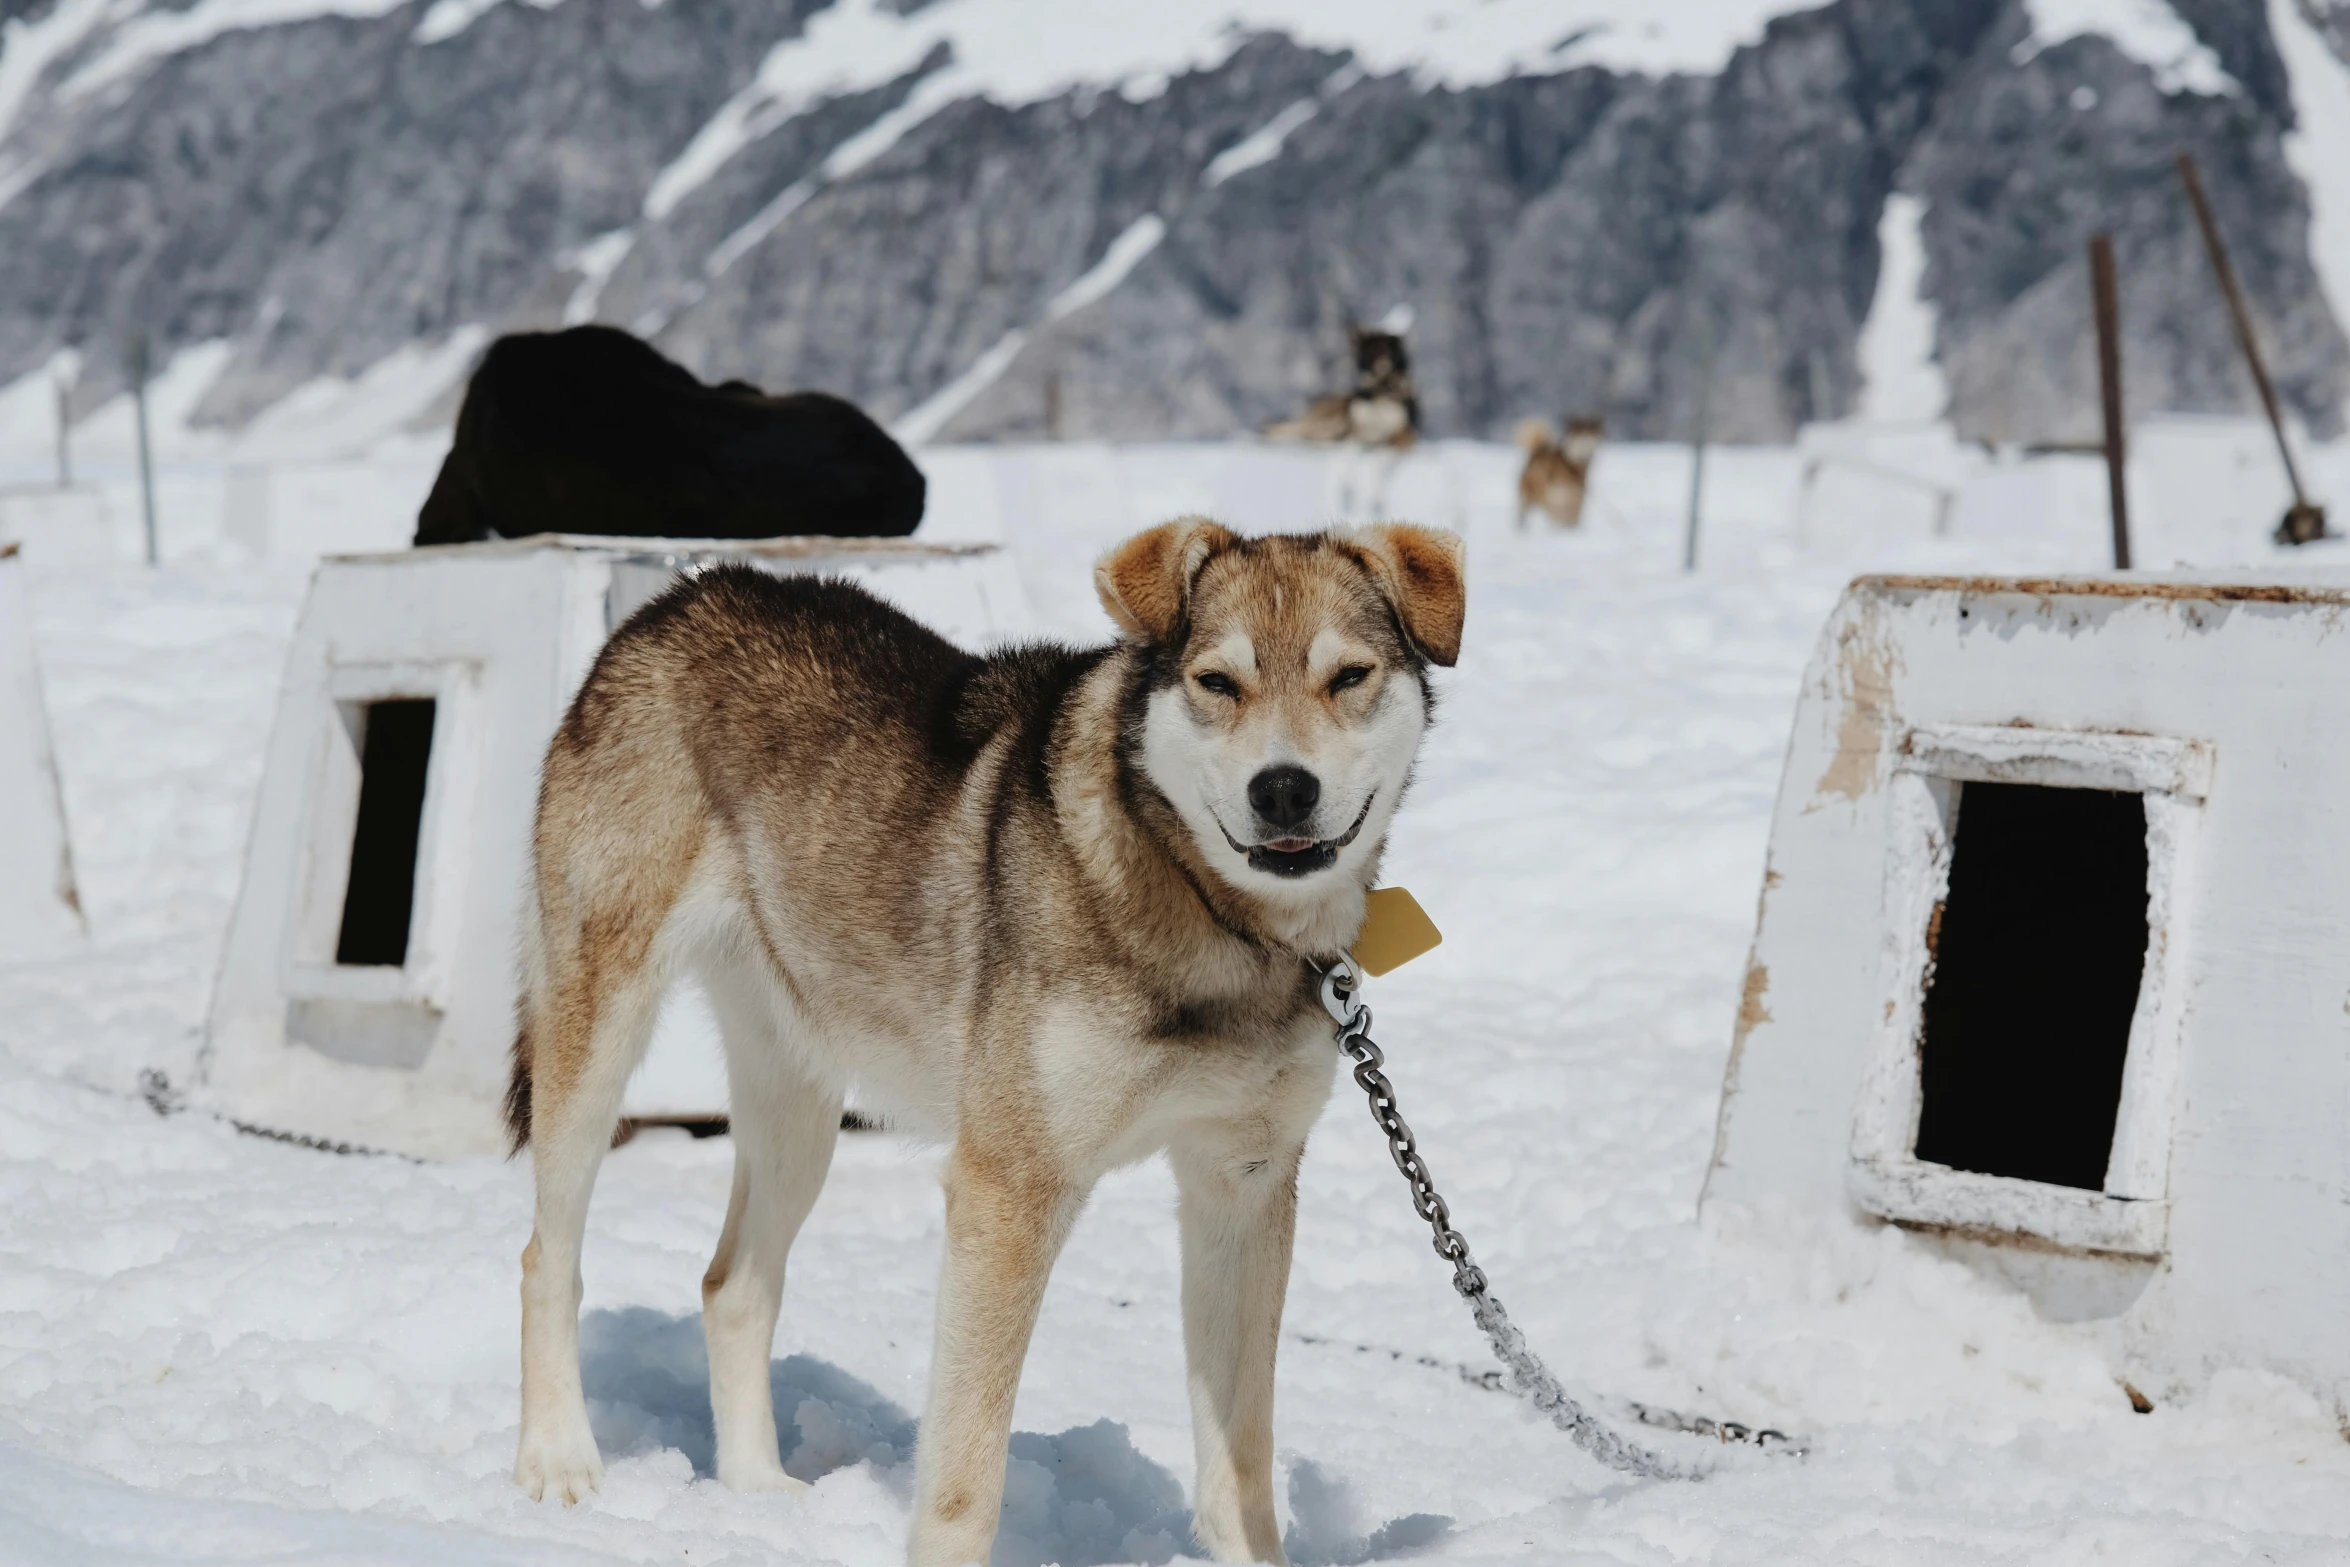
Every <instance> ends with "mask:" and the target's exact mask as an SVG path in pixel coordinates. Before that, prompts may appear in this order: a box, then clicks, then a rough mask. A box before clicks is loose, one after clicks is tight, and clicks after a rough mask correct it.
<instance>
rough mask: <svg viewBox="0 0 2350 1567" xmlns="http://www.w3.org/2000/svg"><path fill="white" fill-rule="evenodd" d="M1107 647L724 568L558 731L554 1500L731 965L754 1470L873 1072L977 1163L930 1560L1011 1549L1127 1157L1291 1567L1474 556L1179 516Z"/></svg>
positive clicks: (1251, 1514) (605, 672)
mask: <svg viewBox="0 0 2350 1567" xmlns="http://www.w3.org/2000/svg"><path fill="white" fill-rule="evenodd" d="M1094 580H1095V584H1096V587H1097V589H1098V591H1099V593H1100V595H1101V600H1102V603H1103V605H1104V607H1105V608H1107V609H1108V611H1109V613H1110V615H1111V617H1112V619H1113V620H1115V622H1116V623H1117V628H1118V632H1119V639H1118V640H1117V641H1116V642H1115V643H1114V644H1112V645H1110V646H1107V647H1099V648H1093V649H1087V650H1076V649H1070V648H1065V647H1056V646H1032V647H1024V648H1018V649H1014V650H1011V651H1008V652H1000V653H996V654H993V655H990V656H987V657H976V656H973V655H971V654H967V653H964V652H961V651H959V650H958V649H956V648H955V647H953V646H951V645H950V644H948V643H947V642H945V641H943V640H941V639H940V638H939V637H937V636H934V635H933V634H932V633H930V632H929V631H927V630H925V629H924V628H923V627H921V626H920V625H918V624H916V623H915V622H914V621H912V620H910V619H908V618H907V617H906V616H904V615H902V614H900V613H898V612H897V611H896V610H894V609H891V608H890V607H888V606H887V605H885V604H883V603H881V602H880V601H879V600H877V599H875V598H873V597H871V596H869V595H867V594H866V593H864V592H863V591H861V590H859V589H858V588H856V587H853V586H851V585H848V584H846V583H842V582H838V581H826V580H820V579H814V578H806V577H776V576H771V575H767V574H764V573H761V572H758V571H755V570H750V569H747V568H738V567H722V568H719V569H717V570H713V571H710V572H707V573H705V574H704V575H702V576H701V577H699V578H698V579H696V580H693V581H690V582H687V583H684V584H681V585H679V586H678V587H676V588H674V589H672V590H671V591H670V592H669V593H667V594H666V595H664V596H663V597H661V598H659V599H657V600H655V601H654V602H653V603H651V604H649V605H647V606H646V607H645V608H644V609H642V610H640V611H639V612H638V613H637V614H636V616H635V617H634V618H632V619H631V620H629V621H628V622H627V623H626V624H625V625H623V626H622V627H621V628H620V629H619V631H617V632H616V633H615V634H614V635H613V637H612V639H611V642H610V643H609V644H608V645H607V646H606V647H605V649H604V651H603V653H602V654H601V656H600V657H599V658H598V659H597V661H596V665H595V668H594V669H593V671H592V672H591V673H590V674H589V676H588V678H587V681H586V683H585V684H584V685H583V686H582V688H581V690H580V693H579V695H578V697H577V699H576V700H575V701H574V702H573V703H572V705H571V708H570V710H569V712H568V713H567V714H566V716H565V718H564V720H563V723H562V726H561V728H560V729H559V730H558V731H557V733H556V735H555V738H554V740H553V741H552V742H551V743H550V745H549V747H548V751H547V761H546V771H545V775H544V780H543V783H542V785H541V789H540V794H539V804H538V818H537V825H536V829H535V836H534V840H533V851H534V869H533V877H534V881H533V887H532V893H531V896H530V898H529V900H528V903H529V907H528V911H527V918H526V920H525V927H526V934H525V941H526V951H525V956H524V962H523V995H522V1000H521V1005H520V1018H519V1029H518V1033H517V1037H516V1042H515V1060H514V1075H513V1081H512V1086H511V1089H510V1092H509V1096H508V1102H507V1116H508V1121H509V1124H510V1126H511V1129H512V1131H513V1135H514V1140H515V1146H516V1147H517V1149H519V1148H521V1147H523V1146H525V1145H527V1146H528V1147H529V1148H530V1149H531V1151H532V1158H533V1163H534V1166H535V1174H536V1180H537V1204H536V1211H535V1225H534V1229H533V1233H532V1236H531V1240H530V1244H529V1246H528V1247H527V1248H526V1249H525V1251H524V1252H523V1257H522V1436H521V1444H520V1451H519V1453H518V1456H517V1458H516V1462H515V1470H514V1475H515V1479H516V1480H517V1481H518V1482H519V1483H520V1484H521V1485H522V1486H523V1487H524V1489H526V1490H527V1491H529V1493H530V1494H531V1495H532V1496H534V1497H560V1498H562V1499H563V1500H565V1501H576V1500H578V1499H579V1498H580V1497H582V1496H584V1495H586V1494H587V1493H588V1492H589V1491H591V1490H594V1489H595V1488H596V1487H597V1485H598V1483H599V1482H600V1480H601V1478H602V1473H603V1469H602V1463H601V1461H600V1459H599V1457H598V1455H597V1451H596V1443H595V1438H594V1436H593V1435H592V1434H591V1433H590V1431H589V1428H588V1417H587V1409H586V1406H585V1403H584V1401H583V1399H582V1397H581V1393H580V1379H579V1353H578V1350H579V1344H578V1312H579V1301H580V1280H579V1253H580V1237H581V1232H582V1229H583V1227H584V1225H585V1222H586V1217H587V1207H588V1196H589V1190H590V1188H591V1186H592V1185H593V1183H594V1180H595V1175H596V1168H597V1164H598V1162H599V1161H600V1159H601V1158H602V1156H603V1154H604V1151H605V1149H606V1148H607V1147H608V1146H609V1145H610V1143H611V1140H612V1133H613V1128H614V1125H615V1122H616V1121H617V1119H618V1116H619V1111H620V1103H621V1094H622V1089H623V1087H624V1086H625V1085H626V1083H627V1081H628V1077H629V1074H630V1072H631V1071H632V1070H633V1069H634V1068H635V1066H636V1064H637V1061H638V1059H639V1058H640V1057H641V1055H642V1053H643V1051H644V1048H645V1043H646V1038H647V1035H648V1033H649V1032H650V1030H651V1027H652V1023H653V1017H654V1013H655V1010H656V1008H657V1007H658V1005H659V1002H660V999H661V995H662V992H663V990H664V989H665V987H666V986H667V985H668V984H669V982H670V981H671V979H672V978H674V977H675V976H677V975H679V974H683V973H692V974H695V975H698V976H699V978H700V979H701V981H702V983H703V984H704V985H705V986H706V988H707V990H708V993H709V996H710V999H711V1002H712V1005H713V1007H714V1009H715V1011H716V1012H717V1015H718V1019H719V1022H720V1026H721V1032H722V1034H723V1036H724V1040H725V1050H726V1063H727V1073H728V1080H729V1084H730V1088H731V1093H732V1105H733V1134H734V1144H735V1167H734V1190H733V1195H732V1198H731V1199H730V1201H729V1203H728V1205H727V1212H726V1223H725V1228H724V1231H723V1233H722V1234H721V1236H720V1238H719V1241H718V1247H717V1253H716V1255H715V1256H714V1257H713V1258H712V1259H711V1262H710V1267H709V1271H708V1272H707V1273H706V1274H705V1275H704V1277H703V1280H702V1300H703V1318H702V1320H703V1329H704V1332H705V1334H706V1336H707V1338H708V1342H709V1351H710V1403H711V1411H712V1414H713V1416H714V1419H715V1423H716V1432H717V1467H718V1477H719V1479H720V1480H722V1481H723V1482H725V1483H726V1484H727V1485H730V1486H734V1487H738V1488H749V1489H761V1490H789V1489H794V1488H797V1486H798V1482H797V1481H795V1480H793V1479H792V1478H790V1477H789V1476H787V1475H786V1474H785V1473H784V1471H783V1469H782V1467H781V1464H780V1462H779V1460H778V1455H777V1442H776V1425H775V1413H774V1410H773V1408H772V1407H771V1404H770V1399H769V1393H768V1380H767V1379H768V1357H769V1354H770V1353H771V1349H772V1340H773V1337H774V1332H775V1322H776V1312H777V1308H778V1305H779V1303H780V1301H781V1298H782V1293H783V1281H784V1261H785V1257H786V1254H787V1253H788V1252H789V1250H790V1248H791V1244H792V1239H793V1237H794V1235H795V1234H796V1233H797V1232H798V1230H799V1228H800V1224H801V1221H802V1220H803V1219H805V1218H806V1216H807V1213H808V1209H809V1206H810V1205H811V1204H812V1203H813V1202H814V1201H815V1200H816V1194H817V1191H818V1189H819V1188H820V1187H821V1186H822V1184H823V1182H824V1175H825V1170H826V1167H827V1165H828V1163H829V1162H830V1160H831V1157H832V1150H833V1140H834V1136H835V1133H836V1132H837V1130H838V1127H839V1124H840V1113H841V1102H842V1094H843V1091H844V1090H845V1089H846V1088H848V1087H849V1086H850V1085H852V1084H854V1085H856V1087H857V1090H858V1093H859V1096H860V1102H861V1103H867V1104H872V1105H875V1106H876V1107H877V1108H879V1109H880V1110H881V1111H882V1113H883V1114H885V1115H886V1116H887V1117H888V1118H889V1119H890V1120H891V1121H893V1122H894V1123H896V1124H899V1125H903V1126H906V1127H908V1128H911V1129H915V1130H918V1131H924V1132H927V1133H930V1134H932V1135H934V1136H936V1137H938V1138H939V1139H941V1140H942V1141H943V1142H944V1143H945V1144H946V1145H947V1148H948V1152H947V1155H946V1158H945V1161H944V1170H943V1175H942V1181H943V1184H944V1186H945V1190H946V1242H945V1257H944V1262H943V1266H942V1275H941V1278H940V1282H939V1293H938V1321H937V1332H936V1338H935V1342H934V1347H933V1353H932V1362H931V1375H930V1391H929V1397H928V1403H927V1409H926V1412H925V1414H924V1416H923V1421H922V1428H921V1438H920V1442H919V1446H918V1453H917V1457H916V1466H915V1500H914V1517H913V1531H912V1540H911V1544H910V1547H909V1555H910V1558H911V1560H912V1561H913V1562H915V1563H916V1564H918V1567H946V1564H954V1563H963V1562H971V1561H985V1560H986V1559H987V1557H988V1553H989V1545H990V1541H991V1540H992V1539H993V1538H994V1535H995V1530H996V1522H997V1513H998V1508H999V1503H1000V1498H1001V1495H1002V1490H1003V1482H1004V1459H1005V1445H1006V1442H1007V1439H1008V1435H1009V1431H1010V1424H1011V1417H1012V1403H1013V1395H1014V1392H1015V1391H1016V1389H1017V1387H1018V1384H1019V1379H1020V1370H1021V1364H1022V1362H1023V1360H1024V1359H1025V1357H1026V1355H1027V1349H1028V1341H1029V1335H1030V1332H1031V1329H1032V1328H1033V1326H1034V1324H1035V1321H1036V1313H1037V1307H1038V1303H1039V1301H1040V1299H1041V1298H1042V1296H1043V1293H1044V1287H1045V1279H1046V1275H1047V1274H1048V1273H1049V1271H1050V1270H1051V1268H1052V1265H1053V1261H1054V1258H1055V1255H1056V1254H1057V1252H1058V1251H1059V1249H1060V1246H1061V1244H1062V1241H1063V1239H1064V1238H1065V1237H1066V1236H1067V1234H1068V1233H1069V1228H1070V1225H1071V1223H1072V1221H1073V1220H1074V1219H1075V1217H1076V1215H1077V1211H1078V1208H1079V1206H1080V1205H1081V1204H1082V1203H1083V1202H1084V1200H1085V1197H1086V1194H1087V1192H1088V1190H1089V1189H1090V1188H1091V1187H1092V1186H1093V1185H1094V1183H1095V1182H1096V1181H1097V1180H1098V1179H1099V1178H1100V1176H1101V1175H1102V1174H1103V1173H1104V1172H1105V1171H1108V1170H1110V1169H1112V1168H1114V1167H1116V1166H1119V1165H1123V1164H1129V1163H1132V1162H1134V1161H1137V1160H1140V1159H1143V1158H1145V1157H1147V1156H1149V1155H1150V1154H1153V1153H1155V1152H1158V1151H1159V1150H1162V1149H1163V1150H1165V1151H1166V1153H1167V1155H1168V1158H1169V1161H1170V1162H1171V1164H1172V1165H1173V1168H1174V1173H1175V1178H1176V1183H1177V1188H1178V1193H1179V1198H1178V1223H1179V1228H1180V1231H1181V1237H1182V1251H1183V1285H1182V1290H1183V1318H1184V1347H1185V1355H1186V1359H1187V1361H1188V1366H1189V1371H1188V1375H1189V1389H1190V1394H1191V1406H1192V1417H1193V1425H1194V1431H1195V1443H1196V1448H1197V1456H1198V1476H1197V1481H1196V1486H1195V1495H1194V1499H1195V1503H1196V1511H1195V1525H1194V1526H1195V1528H1196V1530H1197V1532H1198V1535H1199V1538H1200V1542H1201V1543H1202V1544H1203V1545H1204V1546H1205V1547H1207V1549H1208V1550H1209V1551H1210V1552H1211V1553H1212V1554H1213V1555H1214V1556H1215V1558H1216V1559H1217V1560H1219V1561H1275V1562H1277V1561H1280V1560H1281V1559H1282V1556H1281V1541H1280V1538H1279V1535H1278V1533H1277V1531H1276V1528H1275V1523H1274V1514H1273V1489H1272V1459H1273V1432H1272V1413H1273V1410H1272V1400H1273V1362H1274V1348H1275V1342H1276V1340H1277V1338H1278V1336H1279V1330H1280V1319H1281V1304H1282V1296H1283V1291H1284V1287H1285V1285H1286V1282H1287V1279H1288V1275H1289V1257H1290V1238H1291V1231H1292V1226H1293V1223H1294V1218H1295V1212H1296V1204H1297V1171H1298V1161H1299V1158H1300V1156H1301V1155H1302V1153H1303V1151H1304V1147H1305V1139H1306V1130H1307V1128H1308V1127H1309V1126H1310V1125H1311V1124H1312V1123H1313V1120H1314V1117H1315V1115H1316V1113H1317V1112H1318V1111H1319V1110H1320V1109H1321V1107H1322V1104H1323V1101H1324V1099H1325V1098H1326V1097H1327V1095H1328V1092H1329V1088H1330V1083H1331V1077H1332V1072H1333V1068H1334V1064H1335V1062H1336V1059H1337V1054H1336V1052H1335V1051H1334V1050H1333V1049H1332V1048H1331V1043H1330V1024H1329V1021H1328V1019H1327V1018H1326V1017H1325V1015H1324V1014H1323V1012H1322V1009H1321V1006H1320V1005H1319V1002H1318V997H1317V986H1318V974H1317V967H1316V965H1317V963H1319V962H1322V961H1326V960H1328V959H1330V958H1332V957H1334V956H1335V955H1337V954H1338V953H1340V952H1342V951H1344V950H1345V949H1346V948H1347V947H1349V946H1350V945H1351V944H1352V942H1353V940H1354V938H1355V935H1356V932H1357V929H1358V928H1359V926H1360V924H1361V922H1362V919H1363V907H1364V902H1363V895H1364V892H1365V891H1366V889H1368V888H1369V886H1370V885H1371V881H1372V878H1373V874H1374V872H1375V871H1376V869H1377V867H1378V863H1379V857H1380V854H1381V852H1382V848H1383V846H1384V844H1385V841H1386V838H1387V831H1388V827H1389V825H1390V823H1391V822H1392V821H1393V820H1394V815H1395V810H1396V807H1397V805H1398V804H1399V803H1400V802H1401V800H1402V798H1403V793H1404V789H1405V786H1406V785H1407V784H1408V782H1409V781H1410V777H1411V771H1412V762H1413V757H1414V755H1415V753H1416V752H1417V750H1418V747H1419V743H1420V737H1421V733H1422V731H1423V730H1424V728H1425V727H1426V725H1427V722H1428V717H1429V713H1430V710H1431V708H1430V704H1431V693H1430V685H1429V666H1431V665H1449V664H1451V663H1452V662H1453V659H1454V656H1455V654H1456V652H1457V651H1458V649H1459V646H1460V637H1461V621H1462V614H1463V587H1462V550H1461V544H1460V541H1459V540H1458V539H1457V538H1455V537H1453V536H1452V535H1450V534H1446V533H1440V532H1435V531H1432V530H1428V529H1423V528H1417V527H1410V526H1405V525H1401V524H1390V525H1386V526H1381V527H1374V528H1368V529H1364V530H1361V531H1359V532H1339V533H1324V534H1313V535H1290V536H1277V537H1269V538H1256V539H1244V538H1240V537H1238V536H1236V535H1234V534H1232V533H1230V532H1227V531H1226V530H1225V529H1223V528H1221V527H1219V526H1217V525H1216V524H1215V523H1212V522H1208V521H1204V520H1200V519H1196V518H1193V519H1185V520H1180V521H1176V522H1171V523H1168V524H1166V525H1164V526H1162V527H1159V528H1155V529H1152V530H1151V531H1149V532H1147V533H1143V534H1141V535H1139V536H1137V537H1135V538H1133V539H1131V540H1129V541H1127V542H1126V543H1125V544H1123V545H1121V546H1119V547H1118V548H1117V549H1115V550H1113V551H1111V552H1110V553H1109V554H1108V555H1107V556H1105V557H1104V558H1103V559H1102V560H1101V562H1100V563H1099V564H1098V565H1097V566H1096V568H1095V571H1094Z"/></svg>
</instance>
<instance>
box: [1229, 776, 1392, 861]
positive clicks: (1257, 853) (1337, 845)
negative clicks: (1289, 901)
mask: <svg viewBox="0 0 2350 1567" xmlns="http://www.w3.org/2000/svg"><path fill="white" fill-rule="evenodd" d="M1377 798H1379V791H1378V790H1376V789H1374V790H1372V791H1371V792H1370V793H1369V794H1367V795H1365V796H1363V808H1362V809H1361V810H1359V811H1357V812H1356V813H1355V820H1354V825H1353V826H1352V827H1349V828H1348V829H1347V830H1346V831H1345V832H1343V833H1341V834H1339V835H1338V836H1337V837H1335V838H1324V839H1321V840H1319V841H1318V842H1308V843H1306V844H1304V845H1302V846H1300V847H1298V848H1294V849H1277V848H1275V847H1274V846H1273V845H1274V844H1277V843H1290V842H1293V841H1294V840H1292V839H1288V838H1276V839H1274V840H1273V841H1272V843H1242V842H1241V841H1240V840H1239V839H1237V838H1235V837H1233V836H1232V833H1231V830H1230V829H1229V828H1227V827H1226V826H1225V825H1224V823H1223V821H1222V819H1221V818H1219V819H1218V820H1217V822H1216V831H1218V832H1220V833H1222V834H1224V841H1225V842H1226V843H1228V844H1230V845H1232V852H1233V853H1234V854H1238V855H1241V856H1243V857H1245V858H1246V859H1247V860H1248V864H1249V869H1251V870H1258V871H1265V872H1268V873H1270V874H1272V875H1275V876H1311V875H1312V874H1313V873H1314V872H1316V871H1323V870H1328V869H1329V868H1330V867H1331V866H1332V865H1333V864H1335V863H1337V860H1338V851H1339V850H1341V849H1343V848H1345V847H1346V846H1347V845H1348V844H1350V843H1352V842H1354V841H1355V839H1356V838H1358V837H1359V836H1361V834H1362V831H1363V823H1365V822H1367V821H1369V820H1370V819H1371V802H1372V801H1373V800H1376V799H1377Z"/></svg>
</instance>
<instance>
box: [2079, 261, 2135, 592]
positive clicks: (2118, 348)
mask: <svg viewBox="0 0 2350 1567" xmlns="http://www.w3.org/2000/svg"><path fill="white" fill-rule="evenodd" d="M2089 293H2090V296H2091V298H2092V299H2093V301H2094V302H2095V305H2096V311H2097V391H2098V395H2099V401H2100V402H2102V403H2103V404H2104V407H2105V487H2106V490H2107V492H2108V493H2109V494H2110V495H2111V497H2112V502H2113V569H2114V570H2116V571H2127V570H2129V569H2130V497H2129V490H2128V488H2127V486H2126V485H2125V484H2124V483H2123V471H2124V468H2125V466H2126V464H2127V460H2128V454H2127V453H2126V452H2125V451H2124V449H2123V445H2122V307H2121V288H2120V285H2119V284H2118V283H2116V282H2115V280H2114V273H2113V236H2112V235H2111V234H2092V235H2090V236H2089Z"/></svg>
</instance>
